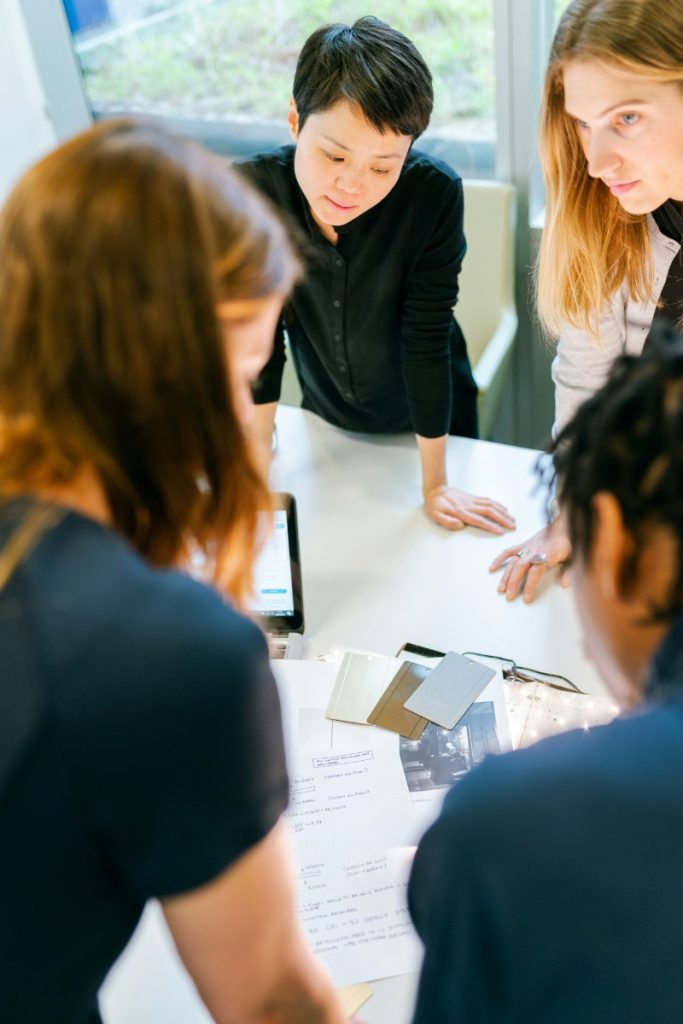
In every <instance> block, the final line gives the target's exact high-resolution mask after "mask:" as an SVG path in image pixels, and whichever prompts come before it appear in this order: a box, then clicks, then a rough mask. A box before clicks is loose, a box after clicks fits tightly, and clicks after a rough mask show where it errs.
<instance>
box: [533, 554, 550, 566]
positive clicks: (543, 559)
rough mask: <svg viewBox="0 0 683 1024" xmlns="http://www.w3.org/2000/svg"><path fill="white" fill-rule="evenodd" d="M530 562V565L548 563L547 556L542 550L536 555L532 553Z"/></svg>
mask: <svg viewBox="0 0 683 1024" xmlns="http://www.w3.org/2000/svg"><path fill="white" fill-rule="evenodd" d="M531 564H532V565H547V564H548V556H547V555H546V554H545V553H544V552H542V553H539V554H537V555H532V556H531Z"/></svg>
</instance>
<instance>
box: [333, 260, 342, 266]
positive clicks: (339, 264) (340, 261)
mask: <svg viewBox="0 0 683 1024" xmlns="http://www.w3.org/2000/svg"><path fill="white" fill-rule="evenodd" d="M335 266H337V267H343V266H344V261H343V260H336V261H335Z"/></svg>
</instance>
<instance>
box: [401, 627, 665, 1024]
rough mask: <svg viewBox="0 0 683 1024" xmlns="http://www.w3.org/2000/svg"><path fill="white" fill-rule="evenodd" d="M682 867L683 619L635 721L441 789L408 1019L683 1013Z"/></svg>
mask: <svg viewBox="0 0 683 1024" xmlns="http://www.w3.org/2000/svg"><path fill="white" fill-rule="evenodd" d="M682 863H683V617H681V619H679V620H678V621H677V622H676V623H675V625H674V628H673V629H672V631H671V633H670V634H669V637H668V639H667V640H666V641H665V643H664V645H663V646H662V648H661V650H660V652H659V654H658V656H657V658H656V660H655V666H654V671H653V676H652V679H651V682H650V689H649V695H648V700H647V702H646V704H645V705H644V706H643V707H642V708H641V709H639V710H638V711H637V712H636V713H634V714H633V715H631V716H629V717H625V718H622V719H618V720H617V721H615V722H613V723H612V724H611V725H607V726H604V727H601V728H595V729H591V730H590V732H589V733H587V734H584V733H583V732H582V731H581V732H571V733H567V734H566V735H563V736H557V737H553V738H551V739H548V740H546V741H543V742H541V743H538V744H537V745H536V746H534V747H531V748H529V749H527V750H522V751H518V752H516V753H512V754H507V755H503V756H502V757H501V756H499V757H489V758H488V759H487V760H485V761H484V762H483V764H482V765H481V766H480V767H479V768H475V769H474V770H473V771H472V772H471V773H470V775H469V776H468V777H466V778H465V779H463V781H462V782H459V783H457V784H456V786H455V788H454V789H453V790H451V792H450V794H449V795H448V797H447V799H446V802H445V805H444V809H443V811H442V815H441V817H440V819H439V820H438V822H437V823H436V824H435V825H434V826H433V827H432V829H431V830H430V831H429V832H428V833H427V835H426V837H425V838H424V839H423V840H422V842H421V843H420V846H419V848H418V852H417V856H416V859H415V862H414V867H413V872H412V877H411V880H410V886H409V899H410V907H411V913H412V916H413V919H414V921H415V924H416V926H417V929H418V931H419V933H420V935H421V937H422V939H423V941H424V943H425V947H426V956H425V961H424V966H423V970H422V976H421V980H420V989H419V995H418V1002H417V1007H416V1011H415V1017H414V1024H435V1022H436V1021H438V1022H439V1024H456V1022H457V1024H464V1022H467V1024H475V1022H476V1024H494V1022H495V1024H528V1022H530V1021H542V1022H543V1024H577V1022H580V1024H644V1022H645V1021H648V1022H649V1021H652V1022H653V1024H654V1022H655V1021H657V1022H660V1021H661V1022H665V1021H666V1022H673V1021H679V1020H681V1007H682V1006H683V971H682V970H681V950H682V949H683V871H682V870H681V864H682Z"/></svg>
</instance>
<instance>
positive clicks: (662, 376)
mask: <svg viewBox="0 0 683 1024" xmlns="http://www.w3.org/2000/svg"><path fill="white" fill-rule="evenodd" d="M551 452H552V455H553V458H554V473H555V476H556V478H557V490H558V498H559V502H560V507H561V508H562V511H563V513H564V514H565V515H566V517H567V523H568V528H569V538H570V540H571V542H572V546H573V548H574V550H575V551H578V552H580V553H581V556H582V558H584V559H585V560H589V559H590V557H591V554H592V551H593V545H594V540H595V518H594V511H593V498H594V496H595V495H596V494H597V493H598V492H599V491H609V492H610V494H612V495H613V496H614V498H616V500H617V502H618V503H619V506H620V508H621V514H622V516H623V520H624V524H625V526H626V528H627V530H628V531H629V533H630V535H631V537H632V538H633V540H634V546H633V554H632V556H631V559H630V562H629V563H627V564H626V566H625V572H624V583H625V584H628V582H629V580H630V579H632V577H633V574H634V571H635V569H636V566H637V561H638V550H639V548H640V547H641V543H640V542H641V541H642V540H643V539H644V538H645V537H646V536H647V533H648V531H650V530H651V529H653V528H663V529H665V530H668V531H669V532H670V534H671V536H672V538H673V539H674V541H675V543H676V547H677V556H676V557H677V563H678V564H677V566H676V567H675V571H674V574H673V579H672V583H671V587H670V590H669V594H668V595H667V598H666V601H665V602H664V603H663V604H661V605H660V606H656V607H654V606H653V607H652V609H651V616H652V619H651V621H653V622H664V621H668V620H670V619H672V618H673V617H674V616H675V615H676V614H678V613H679V612H680V611H681V610H682V609H683V336H682V335H680V334H679V333H678V332H676V331H674V330H673V329H672V328H669V327H665V326H663V325H659V326H657V327H656V328H655V332H654V337H653V339H652V343H651V347H650V348H649V349H648V351H647V352H645V353H643V355H641V356H639V357H635V356H622V357H621V358H619V359H618V360H616V362H615V363H614V365H613V367H612V370H611V373H610V379H609V381H608V382H607V384H605V386H604V387H602V388H600V390H599V391H597V392H596V393H595V395H593V397H592V398H589V399H588V401H587V402H585V403H584V404H583V405H582V406H581V407H580V408H579V410H578V411H577V413H576V415H575V417H574V419H573V420H572V421H571V422H570V423H569V424H567V426H566V427H565V428H564V430H563V431H562V432H561V434H560V435H559V437H558V438H557V439H556V441H555V442H554V444H553V446H552V449H551Z"/></svg>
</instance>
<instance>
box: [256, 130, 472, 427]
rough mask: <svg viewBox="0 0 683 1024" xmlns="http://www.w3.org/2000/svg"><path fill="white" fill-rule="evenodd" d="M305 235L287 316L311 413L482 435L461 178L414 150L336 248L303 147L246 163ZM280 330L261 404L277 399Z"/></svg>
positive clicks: (259, 393) (347, 421)
mask: <svg viewBox="0 0 683 1024" xmlns="http://www.w3.org/2000/svg"><path fill="white" fill-rule="evenodd" d="M240 168H241V170H242V171H243V172H244V173H245V174H246V175H247V176H248V177H249V178H250V179H251V180H252V181H253V182H254V183H255V184H256V185H257V186H258V187H259V188H260V189H261V190H262V191H263V192H264V193H265V194H266V195H267V196H268V197H269V198H270V199H271V200H272V201H273V202H274V203H275V204H276V205H277V206H278V207H279V208H280V209H281V210H282V211H284V212H285V213H286V214H287V215H288V216H289V218H290V220H291V222H292V223H293V225H294V226H295V231H296V233H297V235H298V236H299V237H301V236H302V235H303V237H304V239H305V252H304V258H305V261H306V273H305V278H304V280H303V282H302V283H301V284H300V285H299V286H298V287H297V289H296V290H295V292H294V295H293V296H292V299H291V301H290V303H289V304H288V306H287V308H286V310H285V313H284V322H285V326H286V329H287V333H288V336H289V340H290V344H291V349H292V352H293V355H294V362H295V365H296V369H297V373H298V376H299V380H300V383H301V388H302V392H303V403H302V404H303V406H304V408H305V409H311V410H312V411H313V412H316V413H318V415H320V416H322V417H324V418H325V419H326V420H328V421H329V422H330V423H334V424H335V425H336V426H339V427H344V428H345V429H347V430H359V431H365V432H368V433H381V432H393V431H400V430H409V429H412V430H414V431H415V433H417V434H421V435H422V436H424V437H439V436H441V435H443V434H446V433H448V432H449V431H450V432H451V433H459V434H463V435H466V436H476V430H477V421H476V394H477V389H476V384H475V383H474V379H473V377H472V373H471V370H470V365H469V360H468V357H467V350H466V347H465V341H464V339H463V336H462V332H461V330H460V327H459V326H458V324H457V323H456V321H455V320H454V318H453V313H452V308H453V306H454V305H455V303H456V301H457V298H458V274H459V272H460V265H461V263H462V259H463V256H464V255H465V236H464V234H463V190H462V181H461V180H460V178H459V177H458V175H457V174H456V173H455V171H453V170H452V169H451V168H450V167H448V165H447V164H445V163H442V162H441V161H440V160H436V159H434V158H432V157H430V156H427V155H426V154H424V153H418V152H411V153H410V154H409V155H408V158H407V159H406V162H405V164H404V166H403V169H402V171H401V175H400V177H399V180H398V182H397V183H396V185H395V186H394V188H393V189H392V190H391V192H390V193H389V195H388V196H386V198H385V199H383V200H382V201H381V202H380V203H378V204H377V205H376V206H374V207H373V208H372V209H370V210H368V211H367V212H366V213H364V214H362V215H361V216H360V217H357V218H356V219H355V220H353V221H351V222H350V223H349V224H346V225H344V226H341V227H338V228H336V231H337V233H338V235H339V238H338V242H337V245H336V246H335V245H332V244H331V243H330V242H329V241H327V239H325V237H324V236H323V234H322V233H321V231H320V229H319V228H318V226H317V225H316V224H315V222H314V221H313V218H312V217H311V214H310V210H309V208H308V204H307V202H306V200H305V198H304V195H303V193H302V192H301V189H300V188H299V186H298V184H297V181H296V178H295V175H294V146H283V147H282V148H281V149H278V150H275V151H274V152H272V153H267V154H264V155H262V156H258V157H255V158H254V159H253V160H251V161H249V162H247V163H243V164H241V165H240ZM284 361H285V352H284V340H283V333H282V328H280V329H279V330H278V333H277V336H276V339H275V348H274V352H273V356H272V358H271V360H270V362H269V363H268V364H267V366H266V368H265V369H264V371H263V374H262V376H261V380H260V383H259V385H258V387H257V389H256V392H255V400H256V401H257V402H261V403H263V402H274V401H277V400H278V399H279V397H280V383H281V379H282V370H283V367H284Z"/></svg>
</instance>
